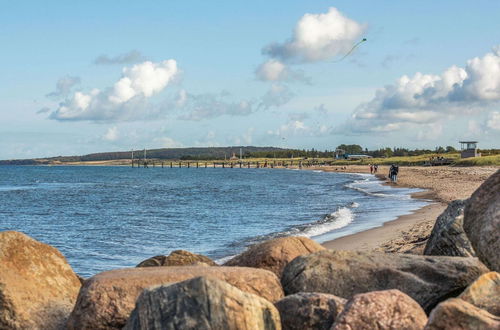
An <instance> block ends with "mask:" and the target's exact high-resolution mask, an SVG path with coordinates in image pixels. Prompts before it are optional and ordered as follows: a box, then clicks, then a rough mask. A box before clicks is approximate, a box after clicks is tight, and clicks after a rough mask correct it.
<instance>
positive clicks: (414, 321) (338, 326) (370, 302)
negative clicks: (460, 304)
mask: <svg viewBox="0 0 500 330" xmlns="http://www.w3.org/2000/svg"><path fill="white" fill-rule="evenodd" d="M426 323H427V315H425V312H424V310H423V309H422V307H420V305H419V304H418V303H417V302H416V301H415V300H413V299H411V298H410V297H408V296H407V295H406V294H404V293H402V292H401V291H399V290H385V291H373V292H368V293H361V294H357V295H355V296H354V297H353V298H352V299H351V300H349V302H348V303H347V305H346V306H345V308H344V311H343V312H342V313H341V314H340V315H339V316H338V318H337V320H336V321H335V323H334V324H333V326H332V328H331V329H332V330H351V329H356V330H358V329H359V330H361V329H367V330H371V329H394V330H399V329H408V330H411V329H415V330H417V329H418V330H421V329H423V328H424V326H425V324H426Z"/></svg>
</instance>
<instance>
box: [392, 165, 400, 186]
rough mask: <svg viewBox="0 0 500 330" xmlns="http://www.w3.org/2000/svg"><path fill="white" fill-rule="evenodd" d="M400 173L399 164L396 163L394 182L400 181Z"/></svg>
mask: <svg viewBox="0 0 500 330" xmlns="http://www.w3.org/2000/svg"><path fill="white" fill-rule="evenodd" d="M398 173H399V166H398V165H394V180H393V182H398Z"/></svg>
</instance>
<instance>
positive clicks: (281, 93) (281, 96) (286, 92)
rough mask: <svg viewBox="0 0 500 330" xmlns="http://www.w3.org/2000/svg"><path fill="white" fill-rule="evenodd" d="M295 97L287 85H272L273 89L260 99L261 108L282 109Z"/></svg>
mask: <svg viewBox="0 0 500 330" xmlns="http://www.w3.org/2000/svg"><path fill="white" fill-rule="evenodd" d="M294 95H295V94H294V93H293V92H292V91H291V90H290V89H289V88H288V87H287V86H286V85H282V84H276V83H275V84H272V85H271V88H270V89H269V90H268V91H267V92H266V93H265V94H264V95H263V96H262V97H261V98H260V103H259V108H264V109H269V108H271V107H280V106H282V105H285V104H286V103H288V102H289V101H290V100H291V99H292V98H293V97H294Z"/></svg>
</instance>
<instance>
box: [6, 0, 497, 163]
mask: <svg viewBox="0 0 500 330" xmlns="http://www.w3.org/2000/svg"><path fill="white" fill-rule="evenodd" d="M69 3H70V2H67V1H43V2H42V1H5V2H3V3H2V9H1V11H0V45H2V47H1V51H0V123H1V125H0V159H9V158H30V157H41V156H57V155H74V154H85V153H91V152H99V151H111V150H130V149H132V148H134V149H138V148H160V147H184V146H186V147H188V146H226V145H256V146H271V145H272V146H278V147H294V148H317V149H333V148H335V146H337V145H339V144H341V143H349V144H350V143H357V144H361V145H362V146H363V147H367V148H369V149H374V148H380V147H385V146H390V147H393V146H401V147H410V148H416V147H418V148H423V147H426V148H434V147H435V146H438V145H442V146H446V145H452V146H455V147H458V141H459V140H461V139H477V140H479V141H480V144H479V145H480V147H483V148H494V147H496V148H498V147H500V34H499V33H498V31H500V19H498V17H499V15H500V2H499V1H494V0H491V1H457V0H455V1H439V2H437V1H418V2H417V1H413V2H409V1H399V2H396V1H356V2H354V1H319V0H318V1H293V0H287V1H245V2H243V1H216V2H214V1H189V0H187V1H141V2H139V1H136V2H132V1H130V2H124V1H82V2H80V3H79V4H74V3H71V4H69ZM363 38H366V39H367V41H366V42H361V41H362V40H363ZM353 47H354V48H353Z"/></svg>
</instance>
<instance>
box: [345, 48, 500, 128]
mask: <svg viewBox="0 0 500 330" xmlns="http://www.w3.org/2000/svg"><path fill="white" fill-rule="evenodd" d="M499 101H500V53H499V52H498V51H495V52H492V53H488V54H486V55H485V56H483V57H482V58H479V57H476V58H474V59H471V60H469V61H467V63H466V65H465V67H464V68H461V67H458V66H455V65H454V66H451V67H450V68H448V69H446V70H445V71H444V72H443V73H442V74H440V75H434V74H423V73H420V72H417V73H416V74H415V75H414V76H413V77H409V76H406V75H404V76H402V77H401V78H399V79H398V80H397V81H396V83H395V84H393V85H388V86H385V87H383V88H381V89H379V90H377V92H376V94H375V97H374V98H373V99H372V100H371V101H369V102H367V103H363V104H360V105H359V106H358V107H357V109H356V110H355V111H354V112H353V114H352V119H351V120H350V121H349V122H348V123H347V125H346V127H347V128H348V129H347V130H350V131H351V132H358V133H359V132H391V131H397V130H401V129H403V128H408V127H409V125H413V126H415V125H416V126H418V125H428V124H431V123H436V122H437V121H439V120H442V119H445V118H452V117H454V116H456V115H458V114H472V113H476V114H477V113H481V112H484V111H486V110H488V108H489V107H491V106H492V105H495V104H498V103H499Z"/></svg>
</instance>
